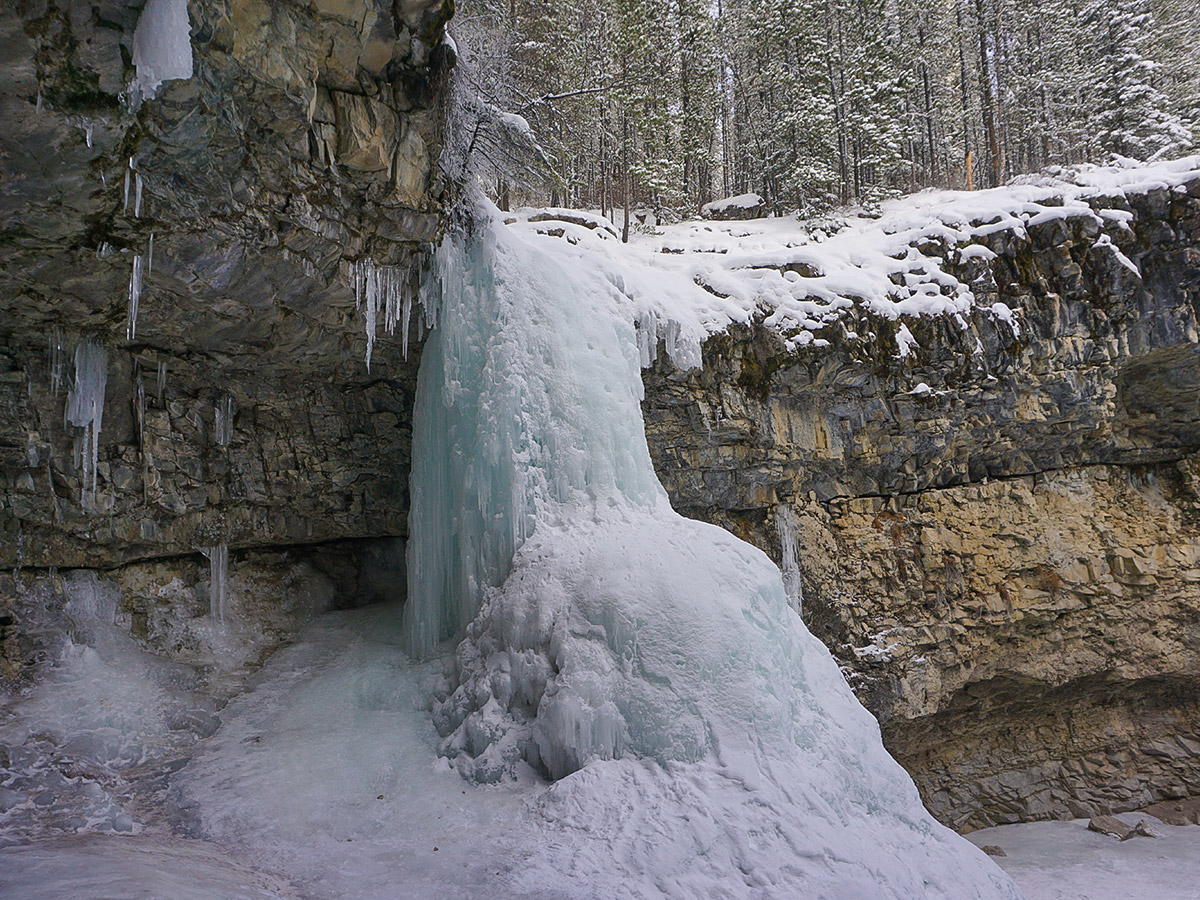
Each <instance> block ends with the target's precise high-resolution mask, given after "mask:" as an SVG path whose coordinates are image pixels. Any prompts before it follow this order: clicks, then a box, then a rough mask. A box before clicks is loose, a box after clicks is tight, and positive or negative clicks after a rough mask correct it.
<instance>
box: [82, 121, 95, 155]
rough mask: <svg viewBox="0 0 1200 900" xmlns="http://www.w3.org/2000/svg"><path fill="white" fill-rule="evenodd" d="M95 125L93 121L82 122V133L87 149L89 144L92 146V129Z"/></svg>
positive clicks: (89, 147) (89, 146)
mask: <svg viewBox="0 0 1200 900" xmlns="http://www.w3.org/2000/svg"><path fill="white" fill-rule="evenodd" d="M95 127H96V126H95V123H93V122H85V123H84V135H85V137H86V139H87V145H88V149H89V150H90V149H91V146H92V129H94V128H95Z"/></svg>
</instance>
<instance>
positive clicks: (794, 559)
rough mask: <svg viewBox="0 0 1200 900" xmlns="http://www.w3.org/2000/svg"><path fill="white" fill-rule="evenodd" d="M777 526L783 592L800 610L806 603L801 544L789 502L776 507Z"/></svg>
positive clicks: (792, 604)
mask: <svg viewBox="0 0 1200 900" xmlns="http://www.w3.org/2000/svg"><path fill="white" fill-rule="evenodd" d="M775 528H776V530H777V531H778V532H779V545H780V546H779V550H780V558H781V561H782V565H781V566H780V570H781V571H782V572H783V592H784V595H785V596H786V597H787V601H788V606H790V607H791V608H792V609H794V610H796V612H797V613H798V612H800V609H801V607H802V606H803V604H804V582H803V580H802V578H801V577H800V564H799V561H798V556H799V552H798V551H799V544H798V536H797V534H796V514H795V513H794V512H792V507H791V505H790V504H788V503H780V504H779V505H778V506H776V507H775Z"/></svg>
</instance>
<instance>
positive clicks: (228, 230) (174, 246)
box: [0, 0, 454, 568]
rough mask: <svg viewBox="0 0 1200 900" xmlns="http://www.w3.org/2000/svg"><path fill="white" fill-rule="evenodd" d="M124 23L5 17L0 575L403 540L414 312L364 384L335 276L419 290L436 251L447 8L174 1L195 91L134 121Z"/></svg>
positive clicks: (102, 18)
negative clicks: (96, 366)
mask: <svg viewBox="0 0 1200 900" xmlns="http://www.w3.org/2000/svg"><path fill="white" fill-rule="evenodd" d="M142 6H143V4H142V3H141V2H121V0H110V2H94V3H79V2H66V0H57V2H45V0H43V2H24V3H18V4H6V5H5V7H4V9H3V11H0V46H2V47H3V51H2V52H0V114H2V116H3V119H4V122H5V127H4V128H3V129H2V130H0V167H2V170H3V171H2V174H0V181H2V182H3V189H2V190H0V240H2V242H3V246H4V254H3V255H4V259H3V262H2V263H0V567H5V568H8V567H14V566H26V567H39V566H41V567H44V566H89V567H112V566H116V565H120V564H123V563H127V562H129V561H131V560H137V559H155V558H165V557H170V556H180V555H188V554H195V552H196V549H197V548H199V547H204V546H211V545H215V544H218V543H221V542H225V543H228V544H229V545H230V546H231V547H232V548H234V550H235V553H236V552H237V551H238V550H239V548H249V547H273V546H275V547H277V546H288V545H295V544H308V543H313V542H321V541H332V540H338V539H348V538H359V537H366V536H381V535H402V534H404V532H405V530H406V527H407V526H406V515H407V494H408V484H407V460H408V446H409V420H410V418H411V407H412V397H413V391H414V387H415V376H416V368H417V362H418V357H419V329H418V324H417V316H416V315H414V316H413V322H412V325H411V335H410V337H411V341H410V343H411V344H412V347H411V348H410V350H409V353H408V357H407V359H405V358H404V356H403V354H402V352H401V345H402V341H401V335H400V334H396V335H395V336H394V337H390V338H389V337H387V336H385V335H384V329H383V327H382V323H381V327H380V334H379V340H378V342H377V345H376V347H375V350H374V355H373V359H372V365H371V369H370V372H369V373H368V371H367V369H366V367H365V365H364V357H365V355H366V347H365V343H366V336H365V334H364V327H363V323H364V319H363V314H362V312H360V311H357V310H356V308H355V295H354V293H353V291H352V290H351V288H350V284H351V277H350V271H349V265H350V262H351V261H354V260H363V259H370V260H372V261H374V262H375V263H377V264H378V265H381V266H392V267H396V272H397V275H396V278H397V280H398V281H400V282H403V283H404V286H405V288H407V289H412V288H413V287H415V284H416V282H417V280H418V279H419V275H420V267H421V265H422V260H423V259H424V258H425V256H426V254H427V248H428V246H429V242H430V241H432V240H433V239H434V238H435V237H436V236H437V234H438V231H439V228H440V222H441V219H440V214H441V213H440V211H441V209H442V208H443V201H444V195H445V192H446V190H447V187H446V186H445V185H444V184H443V183H442V180H441V178H440V176H439V174H438V170H437V165H436V162H437V158H438V154H439V151H440V147H441V137H442V134H441V132H442V118H443V111H442V104H441V100H440V98H441V96H442V93H441V91H440V86H441V83H442V81H443V78H444V75H445V73H446V71H447V70H448V69H449V67H450V66H451V65H452V64H453V62H454V60H453V52H452V50H451V49H450V47H449V46H448V45H447V44H445V43H443V41H442V36H443V28H444V24H445V22H446V20H447V18H448V17H449V15H450V14H451V12H452V11H453V4H452V2H451V0H396V2H395V3H393V2H390V0H388V2H384V0H312V2H307V3H288V4H282V3H272V2H267V0H225V2H218V3H201V2H194V3H191V4H190V7H189V15H190V24H191V33H190V38H191V46H192V52H193V57H194V74H193V77H191V78H189V79H186V80H178V81H169V82H166V83H165V84H164V85H163V86H162V88H161V89H160V90H159V92H158V95H157V96H156V97H155V98H153V99H151V100H147V101H146V102H144V103H142V104H140V106H137V107H136V108H135V106H134V104H131V103H129V102H128V100H127V99H126V98H123V92H124V91H125V88H126V85H127V84H128V83H129V81H130V80H131V79H132V77H133V75H134V70H133V67H132V65H131V46H132V36H133V34H134V30H135V28H136V26H137V22H138V19H139V15H140V13H141V7H142ZM152 241H153V250H152V254H153V256H152V263H151V242H152ZM139 256H140V257H141V263H142V265H143V267H144V268H143V272H144V278H143V281H144V286H143V288H142V291H141V296H140V300H139V310H138V316H137V321H136V330H134V329H133V328H132V327H131V323H130V322H129V310H128V307H129V290H130V279H131V276H132V274H133V268H134V265H135V262H134V260H135V257H139ZM88 340H91V341H94V342H96V343H97V344H99V345H101V346H103V347H104V348H105V349H106V351H107V365H106V372H107V388H106V391H105V395H104V407H103V424H102V429H101V433H100V439H99V446H98V454H97V456H98V466H97V476H98V477H97V485H96V491H95V496H94V498H90V503H89V504H88V506H89V507H90V508H85V505H84V504H83V503H82V502H81V500H82V498H83V493H84V490H85V488H86V487H87V485H85V484H84V483H83V473H84V471H85V468H86V465H87V460H86V458H85V457H86V454H87V448H86V446H84V447H82V450H83V455H82V456H81V454H80V450H81V446H80V445H81V444H85V443H86V435H85V434H84V431H85V429H81V428H78V427H75V426H74V425H71V424H64V404H65V403H66V397H67V394H68V390H69V386H70V384H71V382H72V380H73V379H74V377H75V365H74V361H73V354H74V352H75V349H76V347H77V346H79V345H80V344H82V343H85V342H86V341H88ZM219 418H220V419H223V420H224V421H223V422H218V419H219ZM230 426H231V427H230Z"/></svg>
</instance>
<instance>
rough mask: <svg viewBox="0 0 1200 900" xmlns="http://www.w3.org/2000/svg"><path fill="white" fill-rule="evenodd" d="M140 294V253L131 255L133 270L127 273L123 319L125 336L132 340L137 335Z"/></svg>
mask: <svg viewBox="0 0 1200 900" xmlns="http://www.w3.org/2000/svg"><path fill="white" fill-rule="evenodd" d="M141 296H142V254H140V253H137V254H135V255H134V257H133V271H132V272H131V273H130V274H129V313H128V315H127V316H126V320H125V337H126V338H128V339H129V340H131V341H132V340H133V339H134V338H135V337H136V336H137V319H138V300H139V298H140V297H141Z"/></svg>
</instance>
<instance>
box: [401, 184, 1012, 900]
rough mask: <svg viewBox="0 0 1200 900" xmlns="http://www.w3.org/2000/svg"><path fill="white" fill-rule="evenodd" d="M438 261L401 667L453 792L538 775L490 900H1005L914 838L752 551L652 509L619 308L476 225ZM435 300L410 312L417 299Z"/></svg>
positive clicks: (930, 824)
mask: <svg viewBox="0 0 1200 900" xmlns="http://www.w3.org/2000/svg"><path fill="white" fill-rule="evenodd" d="M473 232H474V233H473V234H471V236H470V238H469V239H464V238H462V237H451V238H449V239H448V240H447V241H446V243H445V244H444V245H443V247H442V248H441V250H440V251H439V258H438V267H437V269H438V275H439V280H440V283H441V294H440V298H437V299H435V300H434V301H432V302H431V303H430V308H428V309H427V313H428V314H429V317H430V318H431V319H433V320H434V321H436V328H435V330H434V332H433V334H432V336H431V338H430V341H429V343H428V344H427V346H426V349H425V354H426V355H425V357H424V358H423V360H422V367H421V372H420V377H419V384H418V390H417V401H416V412H415V421H414V436H415V437H414V448H413V476H412V477H413V506H412V519H411V529H410V531H411V534H412V536H413V537H412V544H411V546H410V567H409V570H410V589H409V597H410V600H409V603H408V606H407V609H406V619H405V623H406V633H407V637H408V644H409V647H410V648H411V649H412V650H414V651H415V652H417V653H421V654H427V653H429V652H431V651H432V650H433V648H434V646H435V644H436V643H437V642H438V641H441V640H444V639H446V638H449V637H454V636H456V635H457V634H459V633H461V632H462V630H463V629H464V628H465V633H466V637H465V638H464V639H463V640H462V642H461V644H460V645H459V647H458V651H457V665H456V681H457V685H456V687H455V689H454V690H453V692H452V693H450V694H449V696H445V697H444V698H442V699H440V700H439V701H438V702H436V703H435V708H434V720H435V723H436V724H437V726H438V729H439V731H440V732H441V733H442V734H443V735H444V736H445V739H444V741H443V743H442V752H443V753H444V754H446V755H447V756H448V757H450V758H452V759H453V760H454V764H455V766H456V767H457V768H458V769H459V771H460V772H462V773H463V774H464V775H466V776H468V777H469V778H471V779H472V780H474V781H476V782H505V781H507V779H508V778H509V777H516V778H528V777H529V774H530V770H533V771H537V772H543V773H548V774H549V775H550V776H551V777H552V778H554V779H556V781H555V783H554V784H553V785H552V786H551V787H550V788H549V789H547V790H546V791H545V792H544V793H542V794H541V795H540V796H539V797H537V798H536V800H535V801H534V808H533V813H534V816H535V818H536V819H537V820H539V821H540V823H541V825H542V826H543V827H545V828H548V829H549V834H550V835H552V839H550V840H548V841H546V842H545V843H544V844H543V845H541V846H536V847H530V848H526V850H527V852H528V854H529V855H528V858H527V859H526V861H525V863H524V865H523V866H522V868H521V870H520V871H519V872H517V873H515V877H516V882H515V884H516V886H518V887H520V888H522V889H529V890H535V889H539V888H544V887H548V886H551V885H554V886H557V888H558V890H560V891H563V892H566V893H567V894H568V895H570V896H597V895H599V894H600V893H603V894H605V895H610V896H617V897H629V898H656V897H684V896H697V897H704V896H721V897H746V898H750V897H780V898H782V897H796V896H804V897H822V898H829V900H836V898H846V900H851V898H866V897H871V898H882V897H893V898H898V900H899V898H905V900H909V898H914V897H923V898H929V900H936V898H947V900H950V898H954V900H967V898H1005V897H1007V898H1015V897H1018V896H1019V894H1018V892H1017V890H1016V888H1015V887H1014V886H1013V885H1012V883H1011V882H1010V881H1009V880H1008V878H1007V877H1006V876H1005V875H1003V873H1001V871H1000V870H999V869H998V868H997V867H996V866H995V865H994V864H993V863H992V862H991V861H990V860H989V859H987V857H985V856H984V855H983V854H982V853H980V852H979V851H978V850H976V849H975V848H974V847H972V846H971V845H970V844H969V843H967V842H966V841H964V840H962V839H961V838H959V837H958V836H957V835H955V834H954V833H953V832H951V831H949V830H948V829H946V828H944V827H943V826H941V825H939V824H938V823H937V822H936V821H934V820H933V818H932V817H931V816H929V814H928V813H927V812H926V811H925V809H924V808H923V807H922V805H921V803H920V800H919V798H918V796H917V792H916V789H915V787H914V786H913V784H912V781H911V780H910V779H909V777H908V776H907V774H906V773H905V772H904V771H903V770H902V769H901V768H900V766H899V765H898V764H897V763H896V762H895V761H894V760H892V759H891V757H890V756H888V754H887V752H886V751H885V750H884V749H883V745H882V743H881V741H880V737H879V729H878V726H877V724H876V723H875V721H874V719H872V718H871V716H870V715H869V714H868V713H867V712H866V711H865V710H864V709H863V708H862V706H860V705H859V703H858V702H857V700H855V698H854V696H853V694H852V693H851V692H850V689H849V688H848V687H847V686H846V684H845V681H844V680H843V679H842V677H841V674H840V672H839V671H838V669H837V666H836V665H835V664H834V662H833V659H832V658H831V657H830V655H829V653H828V652H827V651H826V649H825V648H824V647H823V646H822V645H821V644H820V643H819V642H818V641H817V640H816V639H815V638H813V637H812V636H811V635H810V634H809V633H808V631H807V630H806V629H805V628H804V626H803V624H802V623H801V621H800V619H799V617H798V616H797V615H796V614H795V612H794V611H792V610H791V609H790V608H789V607H788V605H787V602H786V597H785V593H784V587H783V582H782V579H781V576H780V573H779V570H778V569H776V568H775V566H774V565H773V564H772V563H771V562H770V561H769V560H768V559H767V557H766V556H765V555H764V554H762V553H761V552H760V551H758V550H757V549H755V548H753V547H751V546H749V545H748V544H745V543H743V542H741V541H739V540H737V539H735V538H733V537H732V536H731V535H729V534H727V533H726V532H724V531H722V530H720V529H718V528H715V527H713V526H709V525H705V524H702V523H699V522H694V521H691V520H688V519H684V518H683V517H681V516H678V515H677V514H675V513H674V512H673V511H672V510H671V508H670V505H669V503H668V500H667V497H666V493H665V491H664V490H663V488H662V487H661V485H660V484H659V482H658V479H657V477H656V475H655V473H654V469H653V467H652V465H651V461H650V456H649V451H648V449H647V445H646V439H645V433H644V428H643V424H642V419H641V409H640V405H639V402H640V400H641V391H642V388H641V379H640V371H639V364H638V363H639V355H638V347H637V341H636V336H635V333H634V327H633V324H632V322H633V318H634V307H633V304H632V302H631V301H630V300H629V298H627V297H626V296H625V295H624V293H623V291H622V287H623V285H621V284H620V283H619V280H614V281H612V282H611V289H610V290H609V291H607V292H606V293H597V292H595V291H594V290H593V291H588V290H585V289H583V288H581V286H580V285H581V284H582V283H588V284H592V285H594V284H595V283H596V282H595V279H594V278H592V279H589V280H587V281H586V282H581V281H577V280H576V279H575V278H573V277H572V275H569V274H568V273H567V272H566V271H565V270H564V269H563V268H561V267H560V266H559V265H558V264H557V263H556V262H555V260H554V259H553V258H551V257H550V256H548V255H546V254H544V253H542V252H540V251H539V250H537V249H535V248H534V247H532V246H530V245H528V244H526V243H524V242H523V241H521V239H520V238H519V237H518V236H516V235H514V234H512V233H510V232H508V231H507V230H506V229H505V228H504V227H503V226H502V224H501V221H500V218H499V216H498V214H497V213H496V211H495V210H494V208H492V209H483V208H481V209H480V210H479V211H478V212H477V214H476V217H475V221H474V225H473ZM435 304H436V305H435Z"/></svg>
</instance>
